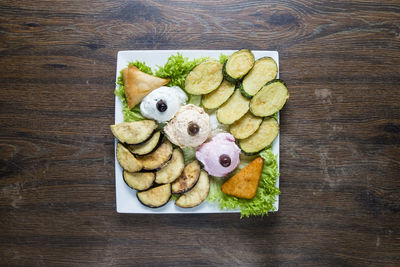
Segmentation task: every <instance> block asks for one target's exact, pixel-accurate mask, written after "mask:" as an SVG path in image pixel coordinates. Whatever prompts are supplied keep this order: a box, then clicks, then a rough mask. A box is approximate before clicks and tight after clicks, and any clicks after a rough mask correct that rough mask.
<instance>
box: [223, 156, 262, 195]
mask: <svg viewBox="0 0 400 267" xmlns="http://www.w3.org/2000/svg"><path fill="white" fill-rule="evenodd" d="M263 163H264V160H263V159H262V158H261V157H258V158H256V159H255V160H253V161H252V162H250V164H249V165H247V166H246V167H244V168H243V169H241V170H240V171H239V172H238V173H236V174H235V175H234V176H232V177H231V178H229V179H228V180H227V181H226V182H225V183H223V185H222V186H221V190H222V192H224V193H225V194H227V195H231V196H235V197H238V198H245V199H252V198H253V197H254V196H255V195H256V193H257V188H258V183H259V181H260V176H261V171H262V168H263Z"/></svg>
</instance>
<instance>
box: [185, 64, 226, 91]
mask: <svg viewBox="0 0 400 267" xmlns="http://www.w3.org/2000/svg"><path fill="white" fill-rule="evenodd" d="M222 79H223V75H222V64H221V63H219V61H216V60H207V61H204V62H203V63H200V64H199V65H197V66H196V67H195V68H194V69H193V70H192V71H191V72H190V73H189V74H188V76H186V79H185V90H186V92H188V93H189V94H192V95H204V94H208V93H210V92H212V91H214V90H215V89H217V88H218V86H219V85H220V84H221V82H222Z"/></svg>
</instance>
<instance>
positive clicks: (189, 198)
mask: <svg viewBox="0 0 400 267" xmlns="http://www.w3.org/2000/svg"><path fill="white" fill-rule="evenodd" d="M209 191H210V178H209V177H208V174H207V172H205V171H204V170H201V172H200V177H199V181H198V182H197V183H196V185H195V186H194V187H193V188H192V189H191V190H190V191H188V192H186V193H184V194H183V195H181V196H180V197H179V198H178V199H177V200H176V201H175V205H177V206H178V207H181V208H193V207H196V206H198V205H200V204H201V203H202V202H203V201H204V200H205V199H206V198H207V196H208V192H209Z"/></svg>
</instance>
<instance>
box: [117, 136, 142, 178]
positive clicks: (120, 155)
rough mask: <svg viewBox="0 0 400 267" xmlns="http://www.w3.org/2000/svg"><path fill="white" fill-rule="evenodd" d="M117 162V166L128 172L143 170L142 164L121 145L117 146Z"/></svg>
mask: <svg viewBox="0 0 400 267" xmlns="http://www.w3.org/2000/svg"><path fill="white" fill-rule="evenodd" d="M117 160H118V163H119V165H121V167H122V168H123V169H124V170H127V171H129V172H137V171H140V170H141V169H142V168H143V165H142V163H141V162H140V161H139V160H137V159H136V158H135V156H133V155H132V153H131V152H129V150H128V149H127V148H126V147H124V146H123V145H122V144H121V143H118V144H117Z"/></svg>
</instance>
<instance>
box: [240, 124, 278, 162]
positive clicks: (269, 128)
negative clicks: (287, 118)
mask: <svg viewBox="0 0 400 267" xmlns="http://www.w3.org/2000/svg"><path fill="white" fill-rule="evenodd" d="M278 133H279V125H278V122H277V121H276V120H275V119H274V118H271V117H268V118H264V120H263V122H262V123H261V125H260V127H259V128H258V130H257V131H256V132H255V133H254V134H252V135H250V136H249V137H248V138H246V139H241V140H239V147H240V149H242V151H243V152H244V153H245V154H247V155H254V154H257V153H258V152H260V151H261V150H263V149H265V148H266V147H268V146H270V145H271V144H272V142H273V141H274V140H275V138H276V137H277V136H278Z"/></svg>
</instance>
